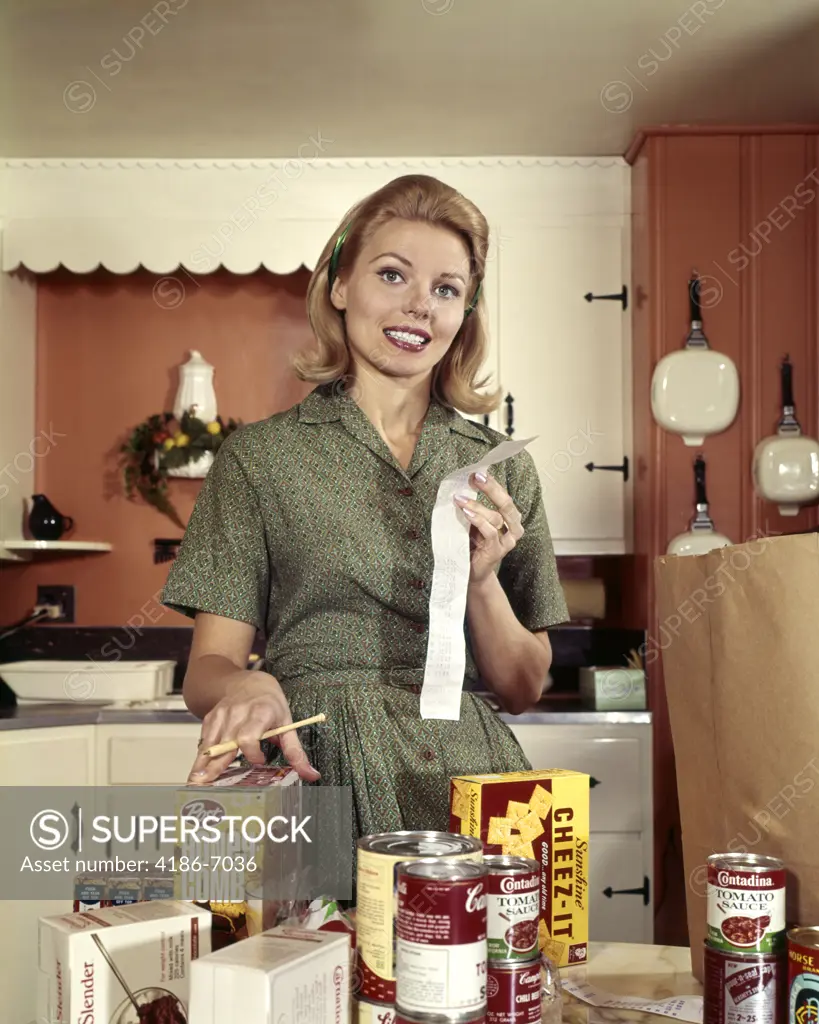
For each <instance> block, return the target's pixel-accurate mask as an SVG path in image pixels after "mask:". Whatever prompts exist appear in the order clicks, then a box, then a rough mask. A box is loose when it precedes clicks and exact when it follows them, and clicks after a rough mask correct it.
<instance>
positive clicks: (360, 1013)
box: [352, 999, 397, 1024]
mask: <svg viewBox="0 0 819 1024" xmlns="http://www.w3.org/2000/svg"><path fill="white" fill-rule="evenodd" d="M352 1021H353V1024H397V1019H396V1016H395V1007H394V1006H387V1005H386V1004H385V1003H371V1002H369V1001H368V1000H366V999H355V1000H354V1001H353V1018H352Z"/></svg>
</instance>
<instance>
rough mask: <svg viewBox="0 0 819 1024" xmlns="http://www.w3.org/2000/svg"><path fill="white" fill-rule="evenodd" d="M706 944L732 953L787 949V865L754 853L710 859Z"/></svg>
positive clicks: (776, 859)
mask: <svg viewBox="0 0 819 1024" xmlns="http://www.w3.org/2000/svg"><path fill="white" fill-rule="evenodd" d="M707 864H708V943H709V945H711V946H713V947H714V948H715V949H724V950H729V951H733V952H736V953H779V952H784V950H785V941H786V940H785V865H784V864H783V862H782V861H781V860H779V859H778V858H776V857H762V856H758V855H756V854H752V853H728V854H713V855H712V856H710V857H709V858H708V861H707Z"/></svg>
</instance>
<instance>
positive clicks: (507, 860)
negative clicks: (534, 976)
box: [483, 855, 540, 963]
mask: <svg viewBox="0 0 819 1024" xmlns="http://www.w3.org/2000/svg"><path fill="white" fill-rule="evenodd" d="M483 862H484V864H485V865H486V867H487V869H488V872H489V875H488V878H487V885H488V889H487V899H486V943H487V955H488V957H489V960H490V962H496V963H500V962H507V961H515V960H531V959H532V957H533V956H537V955H538V947H537V926H538V914H539V912H540V865H539V864H538V862H537V861H536V860H530V859H529V858H528V857H510V856H502V855H497V856H488V857H484V859H483Z"/></svg>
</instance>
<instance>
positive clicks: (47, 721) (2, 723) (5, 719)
mask: <svg viewBox="0 0 819 1024" xmlns="http://www.w3.org/2000/svg"><path fill="white" fill-rule="evenodd" d="M496 710H497V708H496ZM500 717H501V719H502V720H503V721H504V722H507V723H510V724H512V723H514V724H520V725H546V724H548V725H604V724H605V725H645V724H648V723H650V722H651V712H650V711H589V710H587V709H585V708H584V707H583V706H582V704H581V703H580V702H579V701H569V700H565V701H559V702H556V701H551V702H550V701H543V702H541V703H540V704H537V705H535V706H534V707H532V708H531V709H530V710H529V711H525V712H523V714H520V715H507V714H504V713H500ZM198 722H199V719H198V718H196V716H195V715H193V714H191V712H190V711H188V710H187V709H186V708H184V705H181V704H180V710H176V709H173V710H167V709H155V708H154V709H151V708H141V707H121V706H120V707H117V706H112V705H99V704H95V705H92V704H87V703H83V702H82V701H71V702H66V703H62V704H49V703H44V704H18V705H17V706H16V707H12V708H0V732H2V731H7V730H11V729H46V728H52V727H56V726H68V725H126V724H127V725H145V724H147V725H165V724H169V723H172V724H176V725H185V724H191V723H198Z"/></svg>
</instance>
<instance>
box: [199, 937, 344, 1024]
mask: <svg viewBox="0 0 819 1024" xmlns="http://www.w3.org/2000/svg"><path fill="white" fill-rule="evenodd" d="M191 992H192V995H191V1004H190V1020H191V1024H250V1022H251V1021H252V1022H253V1024H280V1022H285V1021H286V1022H288V1024H289V1022H291V1021H292V1022H293V1024H296V1022H298V1024H349V1021H350V1009H351V1005H350V939H349V936H347V935H346V934H340V933H339V932H325V931H323V932H318V931H308V930H306V929H303V928H294V927H289V926H287V925H280V926H279V927H277V928H272V929H270V931H266V932H262V933H261V935H254V936H253V937H252V938H249V939H245V940H244V941H243V942H237V943H235V944H234V945H232V946H228V947H226V948H225V949H221V950H219V951H218V952H217V953H212V954H211V955H210V956H208V957H205V958H204V959H201V960H198V961H197V962H196V963H195V964H194V965H193V974H192V983H191Z"/></svg>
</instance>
